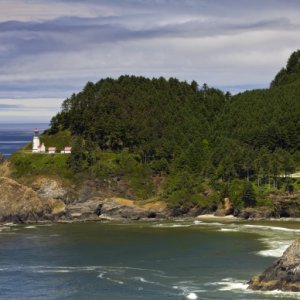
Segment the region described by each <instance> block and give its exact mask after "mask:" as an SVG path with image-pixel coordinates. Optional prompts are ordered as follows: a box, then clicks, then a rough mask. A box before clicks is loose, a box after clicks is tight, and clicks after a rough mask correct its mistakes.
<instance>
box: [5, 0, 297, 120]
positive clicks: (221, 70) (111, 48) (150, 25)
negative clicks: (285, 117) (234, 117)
mask: <svg viewBox="0 0 300 300" xmlns="http://www.w3.org/2000/svg"><path fill="white" fill-rule="evenodd" d="M299 14H300V1H298V0H85V1H84V0H0V122H18V121H19V122H40V121H42V122H48V121H49V120H50V117H51V116H52V115H53V114H55V113H56V112H57V111H58V110H59V108H60V105H61V102H62V100H63V99H65V98H66V97H68V96H69V95H71V94H72V93H73V92H78V91H80V90H81V89H82V87H83V86H84V84H85V83H86V82H87V81H94V82H95V81H98V80H99V79H101V78H105V77H114V78H115V77H118V76H120V75H122V74H134V75H143V76H147V77H159V76H165V77H167V78H168V77H177V78H179V79H181V80H187V81H191V80H196V81H197V82H198V83H199V84H200V85H202V84H203V83H204V82H206V83H207V84H208V85H209V86H214V87H218V88H220V89H222V90H224V91H227V90H229V91H231V92H233V93H235V92H238V91H243V90H246V89H252V88H264V87H267V86H268V85H269V83H270V81H271V80H272V78H273V77H274V75H275V74H276V73H277V71H278V70H279V69H280V68H281V67H282V66H284V65H285V64H286V61H287V58H288V57H289V55H290V53H291V52H292V51H295V50H296V49H299V48H300V45H299V44H300V40H299V37H300V19H299Z"/></svg>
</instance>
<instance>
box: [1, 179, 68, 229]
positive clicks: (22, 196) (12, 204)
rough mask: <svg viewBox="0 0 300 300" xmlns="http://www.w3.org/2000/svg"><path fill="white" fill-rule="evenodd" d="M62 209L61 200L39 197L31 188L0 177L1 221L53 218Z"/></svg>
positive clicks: (30, 220)
mask: <svg viewBox="0 0 300 300" xmlns="http://www.w3.org/2000/svg"><path fill="white" fill-rule="evenodd" d="M64 209H65V205H64V203H63V202H62V201H59V200H54V199H51V198H43V197H40V196H39V195H38V194H37V193H36V192H35V191H34V190H32V189H31V188H29V187H26V186H24V185H21V184H19V183H17V182H16V181H14V180H12V179H10V178H7V177H0V221H1V222H15V223H23V222H34V221H40V220H53V219H54V218H55V217H56V216H58V215H59V214H61V213H62V212H64Z"/></svg>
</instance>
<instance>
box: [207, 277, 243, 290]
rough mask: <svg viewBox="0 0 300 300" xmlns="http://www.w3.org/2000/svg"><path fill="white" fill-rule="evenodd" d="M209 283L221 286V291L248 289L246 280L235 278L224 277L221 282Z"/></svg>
mask: <svg viewBox="0 0 300 300" xmlns="http://www.w3.org/2000/svg"><path fill="white" fill-rule="evenodd" d="M207 285H215V286H220V287H219V288H218V290H219V291H239V292H240V291H247V288H248V284H247V283H246V281H239V280H235V279H233V278H224V279H222V281H219V282H211V283H207Z"/></svg>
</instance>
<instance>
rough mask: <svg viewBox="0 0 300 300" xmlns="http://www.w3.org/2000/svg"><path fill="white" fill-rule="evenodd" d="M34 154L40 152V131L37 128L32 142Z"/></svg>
mask: <svg viewBox="0 0 300 300" xmlns="http://www.w3.org/2000/svg"><path fill="white" fill-rule="evenodd" d="M32 152H34V153H37V152H40V138H39V130H38V129H37V128H36V129H35V130H34V136H33V140H32Z"/></svg>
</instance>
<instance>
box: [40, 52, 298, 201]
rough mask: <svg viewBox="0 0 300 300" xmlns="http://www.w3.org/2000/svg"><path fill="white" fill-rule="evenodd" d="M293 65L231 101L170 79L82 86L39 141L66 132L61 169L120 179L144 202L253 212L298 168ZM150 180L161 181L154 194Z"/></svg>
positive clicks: (125, 78) (295, 61) (293, 62)
mask: <svg viewBox="0 0 300 300" xmlns="http://www.w3.org/2000/svg"><path fill="white" fill-rule="evenodd" d="M299 58H300V51H297V52H294V53H293V54H292V55H291V57H290V59H289V60H288V63H287V66H286V68H284V69H282V70H281V71H280V72H279V73H278V74H277V75H276V77H275V79H274V80H273V82H272V84H271V88H270V89H265V90H253V91H247V92H245V93H241V94H238V95H235V96H231V95H230V94H229V93H226V94H225V93H223V92H222V91H220V90H217V89H214V88H209V87H208V86H207V85H206V84H204V85H203V86H202V88H199V87H198V84H197V83H196V82H195V81H193V82H192V83H191V84H189V83H187V82H180V81H178V80H177V79H174V78H170V79H169V80H166V79H164V78H158V79H147V78H143V77H135V76H121V77H120V78H118V79H111V78H107V79H102V80H100V81H99V82H97V83H95V84H94V83H91V82H89V83H87V85H86V86H85V88H84V89H83V91H82V92H80V93H78V94H73V95H72V96H71V97H70V98H68V99H66V100H65V101H64V103H63V105H62V110H61V112H60V113H58V114H57V115H56V116H55V117H53V119H52V121H51V128H50V130H48V131H47V132H46V134H45V135H44V138H45V140H48V141H51V139H52V141H54V140H55V138H56V137H57V136H61V135H62V134H63V133H64V134H66V133H68V134H69V133H71V136H72V144H73V153H72V155H71V156H70V157H69V158H68V159H67V161H66V168H67V169H68V170H70V171H71V172H73V174H83V173H84V174H88V175H89V176H94V177H97V178H106V177H109V176H119V177H121V178H125V179H126V180H127V181H128V182H130V186H131V187H132V189H133V190H134V191H135V194H136V195H137V196H138V197H141V198H147V197H151V196H155V195H157V193H158V192H159V193H160V196H161V197H164V198H165V199H167V200H168V201H169V203H170V204H172V205H173V204H174V205H177V204H184V203H188V202H190V203H196V204H197V203H198V204H200V205H204V203H205V202H207V201H208V199H209V202H210V204H212V203H213V205H215V204H216V203H217V202H218V201H219V200H220V199H221V198H223V197H225V196H229V197H231V198H232V199H233V201H234V202H235V203H236V205H237V206H254V205H255V204H256V196H258V200H259V201H260V199H261V197H262V194H264V193H266V192H268V191H270V190H272V189H280V188H281V189H283V190H284V188H285V187H284V185H287V186H289V187H287V188H289V189H291V188H293V187H292V186H293V181H292V182H289V183H286V179H284V178H282V176H279V175H287V174H290V173H292V172H294V171H295V170H296V168H297V166H299V165H300V162H299V159H300V157H299V150H300V135H299V133H300V101H299V96H300V63H299V61H300V60H299ZM71 136H70V135H69V136H68V139H69V140H70V138H71ZM105 155H108V156H113V159H112V160H110V159H107V158H104V156H105ZM109 161H113V163H111V164H110V163H108V162H109ZM157 176H163V177H165V178H166V180H165V181H164V185H163V187H162V188H161V187H160V190H159V191H158V190H157V187H155V186H153V178H155V177H157ZM205 205H207V203H205Z"/></svg>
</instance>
